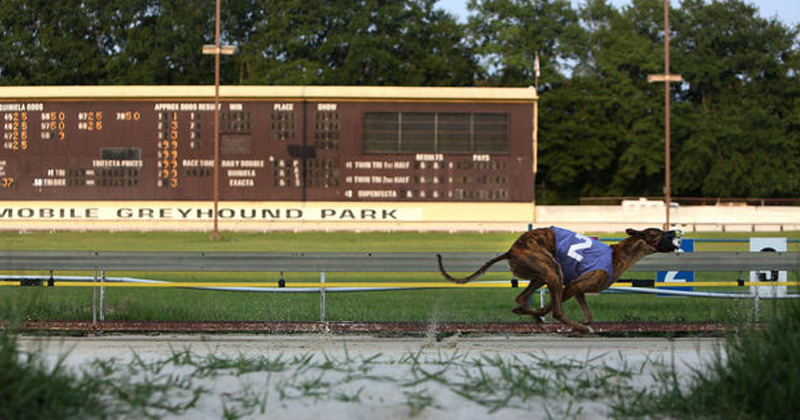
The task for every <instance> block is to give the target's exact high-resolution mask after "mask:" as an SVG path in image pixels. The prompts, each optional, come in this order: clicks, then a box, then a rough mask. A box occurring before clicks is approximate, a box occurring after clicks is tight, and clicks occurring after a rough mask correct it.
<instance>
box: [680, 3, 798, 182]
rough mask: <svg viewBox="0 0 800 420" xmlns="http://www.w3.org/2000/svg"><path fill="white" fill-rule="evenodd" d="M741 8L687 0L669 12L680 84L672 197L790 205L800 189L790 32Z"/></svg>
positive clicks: (794, 41)
mask: <svg viewBox="0 0 800 420" xmlns="http://www.w3.org/2000/svg"><path fill="white" fill-rule="evenodd" d="M757 12H758V11H757V9H756V8H755V7H754V6H752V5H749V4H747V3H745V2H743V1H741V0H726V1H719V2H712V3H708V4H707V3H706V2H705V1H703V0H686V1H684V2H683V4H682V8H681V9H680V10H679V11H677V13H675V30H676V32H677V36H676V39H675V44H674V55H675V62H676V68H677V69H678V70H679V71H680V73H681V74H682V75H683V77H684V80H685V83H684V86H683V88H682V89H681V91H680V92H679V100H680V101H683V102H685V103H686V104H688V105H691V107H689V108H687V110H688V111H689V112H684V113H681V114H680V115H679V116H678V117H677V121H678V126H677V127H676V131H677V132H678V133H679V138H680V139H681V147H680V150H679V151H678V155H677V159H676V166H675V169H676V170H675V177H674V178H675V192H676V193H678V194H683V195H694V196H705V197H794V196H796V195H797V193H798V191H800V163H799V162H800V133H799V132H798V125H799V124H800V119H798V118H797V116H798V113H797V110H798V107H797V104H798V101H797V98H798V97H800V83H798V82H800V51H798V29H797V28H789V27H787V26H785V25H784V24H782V23H780V22H779V21H777V20H775V19H764V18H762V17H760V16H758V14H757Z"/></svg>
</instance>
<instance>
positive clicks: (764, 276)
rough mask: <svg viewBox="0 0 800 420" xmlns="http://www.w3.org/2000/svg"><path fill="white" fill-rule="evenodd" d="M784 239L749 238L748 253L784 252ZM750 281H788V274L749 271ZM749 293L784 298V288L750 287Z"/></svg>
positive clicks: (773, 271)
mask: <svg viewBox="0 0 800 420" xmlns="http://www.w3.org/2000/svg"><path fill="white" fill-rule="evenodd" d="M786 250H787V247H786V238H750V252H786ZM750 281H753V282H776V281H777V282H783V283H786V282H787V281H788V273H787V272H786V271H779V270H767V271H751V272H750ZM750 293H751V294H754V295H758V296H761V297H783V296H786V286H764V287H762V286H750Z"/></svg>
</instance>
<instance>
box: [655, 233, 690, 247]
mask: <svg viewBox="0 0 800 420" xmlns="http://www.w3.org/2000/svg"><path fill="white" fill-rule="evenodd" d="M682 237H683V232H682V231H681V230H680V229H676V230H668V231H666V232H664V234H663V235H662V236H661V240H660V241H658V242H656V243H655V244H654V245H655V247H656V250H657V251H658V252H673V251H675V252H682V251H681V238H682Z"/></svg>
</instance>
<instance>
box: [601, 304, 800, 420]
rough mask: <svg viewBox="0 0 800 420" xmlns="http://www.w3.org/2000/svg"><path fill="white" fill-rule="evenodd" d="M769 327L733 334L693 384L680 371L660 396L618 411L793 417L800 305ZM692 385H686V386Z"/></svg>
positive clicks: (668, 377)
mask: <svg viewBox="0 0 800 420" xmlns="http://www.w3.org/2000/svg"><path fill="white" fill-rule="evenodd" d="M777 310H778V313H779V314H780V315H779V316H778V317H777V319H776V320H774V321H773V322H771V323H770V324H769V326H768V327H767V329H765V330H756V329H753V328H749V327H748V328H744V329H742V330H741V331H740V332H739V333H738V334H735V335H732V336H731V337H729V338H728V339H727V341H726V342H725V346H724V348H723V349H719V350H718V351H717V353H716V355H715V357H714V358H713V360H712V361H711V362H710V363H709V365H708V366H705V367H704V368H701V369H697V370H695V372H694V376H693V378H692V379H691V380H690V381H689V385H688V387H687V386H681V385H680V384H681V381H679V378H678V375H677V374H676V373H675V370H674V368H673V370H671V371H667V372H665V373H664V374H663V375H662V376H661V377H660V378H659V386H660V389H658V390H657V391H655V392H652V393H646V392H645V393H642V394H639V395H638V397H639V398H636V399H634V400H629V401H628V402H627V403H623V404H621V405H620V406H619V407H615V410H616V411H617V414H618V415H620V416H621V417H628V416H630V417H648V418H652V417H658V416H659V415H663V416H666V417H676V418H719V419H789V418H796V416H797V413H798V412H800V398H798V396H800V304H797V303H793V304H789V305H785V306H783V307H780V308H778V309H777ZM683 383H684V384H685V383H686V382H685V381H684V382H683Z"/></svg>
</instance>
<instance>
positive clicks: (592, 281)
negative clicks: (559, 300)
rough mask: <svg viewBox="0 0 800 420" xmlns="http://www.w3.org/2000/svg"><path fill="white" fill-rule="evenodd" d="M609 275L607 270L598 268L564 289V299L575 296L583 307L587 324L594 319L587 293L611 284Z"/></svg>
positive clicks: (603, 288) (596, 291)
mask: <svg viewBox="0 0 800 420" xmlns="http://www.w3.org/2000/svg"><path fill="white" fill-rule="evenodd" d="M609 283H610V282H609V280H608V275H607V274H606V272H605V271H602V270H596V271H592V272H589V273H586V274H584V275H582V276H581V277H579V278H577V279H575V280H573V281H572V282H570V284H569V285H568V286H567V287H566V288H565V289H564V296H563V297H564V299H563V301H567V300H568V299H569V298H571V297H573V296H574V297H575V300H577V301H578V305H580V307H581V312H583V317H584V320H585V323H586V324H587V325H589V324H591V323H592V321H593V318H592V311H590V310H589V305H588V304H587V303H586V295H585V294H586V293H599V292H601V291H603V290H605V289H607V288H608V286H609Z"/></svg>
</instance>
